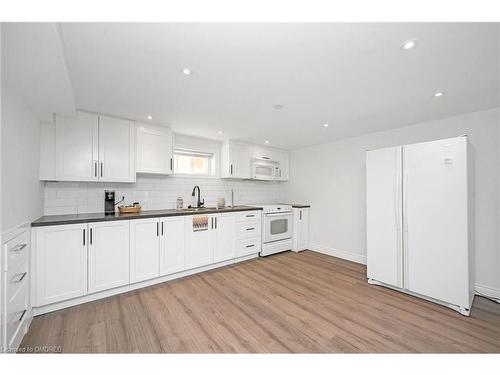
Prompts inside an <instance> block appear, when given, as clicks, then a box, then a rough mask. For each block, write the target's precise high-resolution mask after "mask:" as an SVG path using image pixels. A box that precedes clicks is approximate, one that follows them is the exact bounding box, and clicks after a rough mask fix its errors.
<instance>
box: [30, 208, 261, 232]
mask: <svg viewBox="0 0 500 375" xmlns="http://www.w3.org/2000/svg"><path fill="white" fill-rule="evenodd" d="M253 210H262V207H254V206H234V207H232V208H231V207H225V208H220V209H217V208H208V209H205V210H201V211H184V210H175V209H170V210H151V211H141V212H139V213H137V214H122V215H120V214H119V213H115V214H114V215H105V214H104V212H96V213H90V214H77V215H48V216H42V217H41V218H39V219H36V220H35V221H34V222H32V223H31V226H32V227H43V226H47V225H63V224H79V223H93V222H97V221H116V220H131V219H148V218H154V217H167V216H185V215H207V214H215V213H224V212H239V211H253Z"/></svg>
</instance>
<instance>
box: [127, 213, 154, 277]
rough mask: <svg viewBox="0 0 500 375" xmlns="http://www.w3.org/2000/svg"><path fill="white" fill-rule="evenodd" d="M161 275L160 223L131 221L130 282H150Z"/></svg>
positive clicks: (144, 220) (139, 220) (149, 220)
mask: <svg viewBox="0 0 500 375" xmlns="http://www.w3.org/2000/svg"><path fill="white" fill-rule="evenodd" d="M159 275H160V221H159V219H158V218H156V219H137V220H131V221H130V282H131V283H136V282H139V281H143V280H149V279H152V278H155V277H158V276H159Z"/></svg>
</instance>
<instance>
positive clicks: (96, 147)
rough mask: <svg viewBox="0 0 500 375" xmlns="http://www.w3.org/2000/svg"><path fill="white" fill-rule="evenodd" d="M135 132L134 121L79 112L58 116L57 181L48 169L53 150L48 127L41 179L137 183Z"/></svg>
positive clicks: (43, 146)
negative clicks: (70, 115) (71, 115)
mask: <svg viewBox="0 0 500 375" xmlns="http://www.w3.org/2000/svg"><path fill="white" fill-rule="evenodd" d="M134 129H135V127H134V123H133V122H132V121H128V120H123V119H117V118H113V117H108V116H99V115H95V114H91V113H85V112H77V115H76V117H63V116H56V126H55V149H56V153H55V178H50V177H51V175H50V165H48V164H49V163H50V160H51V159H50V152H49V151H50V150H49V149H50V147H53V144H52V143H51V141H50V131H49V130H50V129H49V128H48V127H45V130H47V131H45V132H44V133H43V134H44V136H43V138H42V142H41V149H40V156H41V161H40V162H41V175H40V178H41V179H55V180H57V181H105V182H135V130H134ZM42 159H43V160H42ZM42 171H43V173H42ZM45 171H49V173H46V172H45Z"/></svg>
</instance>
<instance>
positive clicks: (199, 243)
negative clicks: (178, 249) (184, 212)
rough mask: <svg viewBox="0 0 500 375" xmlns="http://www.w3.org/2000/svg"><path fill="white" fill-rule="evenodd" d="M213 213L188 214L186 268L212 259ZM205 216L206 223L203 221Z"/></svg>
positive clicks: (206, 262)
mask: <svg viewBox="0 0 500 375" xmlns="http://www.w3.org/2000/svg"><path fill="white" fill-rule="evenodd" d="M214 217H215V215H204V216H189V217H188V218H187V220H186V223H185V224H184V227H185V234H186V269H191V268H196V267H201V266H205V265H207V264H210V263H212V262H213V259H214V246H213V243H214V239H213V231H214V229H213V225H214ZM205 218H206V225H204V223H205Z"/></svg>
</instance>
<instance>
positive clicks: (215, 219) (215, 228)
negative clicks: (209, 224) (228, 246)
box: [215, 218, 217, 229]
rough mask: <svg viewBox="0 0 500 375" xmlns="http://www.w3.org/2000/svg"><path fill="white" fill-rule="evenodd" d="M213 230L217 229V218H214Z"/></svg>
mask: <svg viewBox="0 0 500 375" xmlns="http://www.w3.org/2000/svg"><path fill="white" fill-rule="evenodd" d="M215 229H217V218H215Z"/></svg>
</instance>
